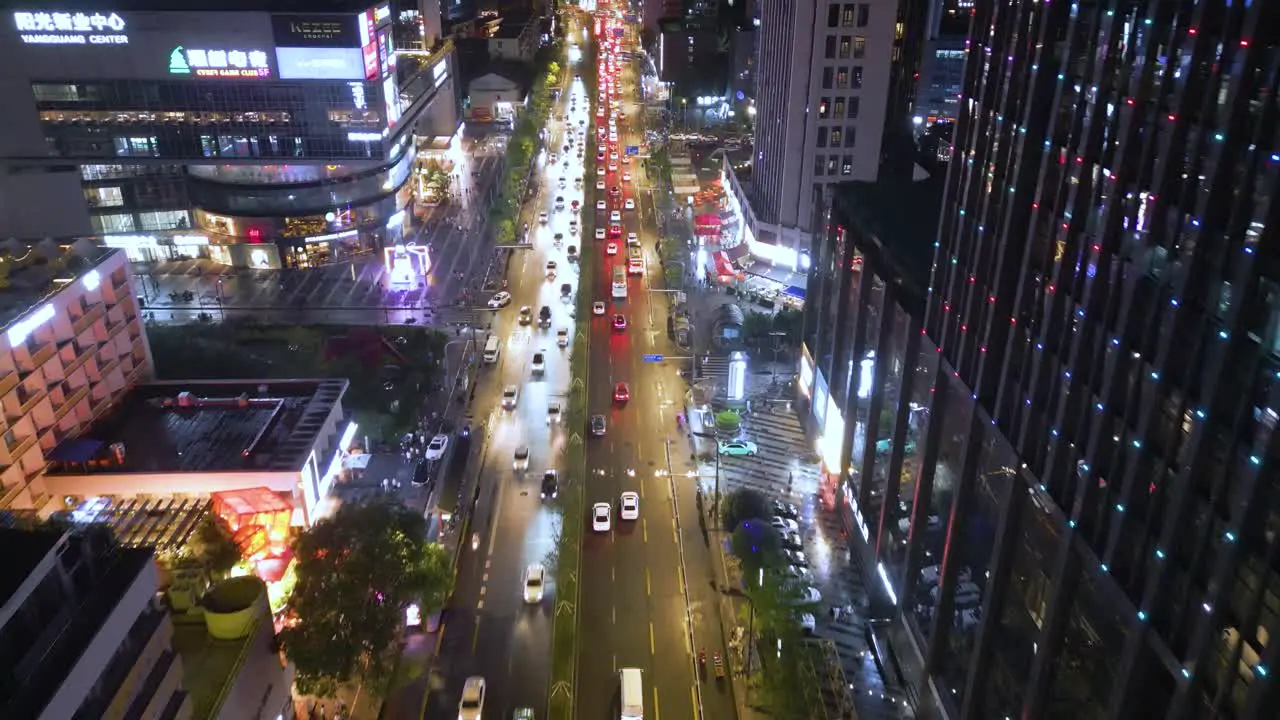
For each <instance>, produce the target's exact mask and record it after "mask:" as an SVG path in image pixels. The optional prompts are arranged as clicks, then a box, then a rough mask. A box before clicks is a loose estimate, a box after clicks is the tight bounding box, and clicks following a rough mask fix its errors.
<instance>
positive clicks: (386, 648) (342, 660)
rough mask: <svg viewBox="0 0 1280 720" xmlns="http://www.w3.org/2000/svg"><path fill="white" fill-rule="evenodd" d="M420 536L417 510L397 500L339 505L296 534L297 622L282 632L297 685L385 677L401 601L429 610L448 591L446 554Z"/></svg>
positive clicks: (317, 688)
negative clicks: (333, 510) (331, 513)
mask: <svg viewBox="0 0 1280 720" xmlns="http://www.w3.org/2000/svg"><path fill="white" fill-rule="evenodd" d="M425 537H426V521H425V520H423V518H422V515H421V514H419V513H416V512H414V511H413V510H411V509H409V508H407V507H405V506H403V505H401V504H400V503H397V502H374V503H367V504H349V505H343V506H342V507H341V508H339V509H338V512H337V513H336V514H335V515H334V516H332V517H330V518H326V519H324V520H321V521H320V522H318V523H316V524H315V525H313V526H312V527H311V528H310V529H308V530H306V531H304V532H303V533H302V534H301V535H299V536H298V539H297V541H296V542H295V543H294V554H295V558H296V560H297V566H296V567H297V578H298V580H297V584H296V585H295V586H294V590H293V594H292V596H291V597H290V606H291V607H292V609H293V613H294V619H295V622H294V623H293V624H292V625H291V626H290V627H287V628H285V630H284V631H283V632H282V633H281V640H282V642H283V644H284V647H285V650H286V652H287V653H288V655H289V657H290V658H291V659H292V660H293V662H294V664H295V666H296V667H297V683H298V688H299V689H300V690H301V691H302V692H304V693H308V694H318V695H331V694H332V693H333V691H334V690H335V689H336V688H337V687H338V685H340V684H343V683H346V682H349V681H352V680H354V679H357V678H363V679H365V680H368V681H370V682H369V687H383V686H384V685H385V684H384V683H383V682H381V680H382V679H385V678H386V677H387V673H388V672H389V671H390V668H391V667H392V664H393V660H394V655H395V652H396V648H397V639H398V637H399V633H400V625H401V622H402V621H403V619H404V612H405V609H406V608H407V607H408V606H409V604H410V603H418V604H419V606H420V607H421V608H422V611H423V614H429V613H433V612H435V611H436V610H438V609H439V608H440V607H441V606H442V605H443V603H444V601H445V598H447V597H448V595H449V592H450V591H451V583H452V577H453V575H452V571H451V570H450V568H449V562H448V558H447V554H445V553H444V550H443V549H442V548H438V547H433V546H431V545H428V544H427V542H426V540H425Z"/></svg>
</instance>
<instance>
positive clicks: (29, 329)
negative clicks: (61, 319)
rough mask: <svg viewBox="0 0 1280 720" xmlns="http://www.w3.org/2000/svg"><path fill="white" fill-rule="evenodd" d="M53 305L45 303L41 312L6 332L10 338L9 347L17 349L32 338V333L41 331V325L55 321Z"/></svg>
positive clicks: (38, 311) (27, 317)
mask: <svg viewBox="0 0 1280 720" xmlns="http://www.w3.org/2000/svg"><path fill="white" fill-rule="evenodd" d="M53 315H54V311H53V305H52V304H50V303H45V304H44V305H42V306H40V309H39V310H36V311H35V312H33V313H31V314H30V315H28V316H26V317H24V318H22V319H21V320H19V321H18V322H16V323H14V324H13V325H11V326H10V327H9V329H8V330H7V331H5V335H6V336H7V337H8V338H9V347H11V348H13V347H17V346H19V345H21V344H22V343H24V342H26V341H27V338H29V337H31V333H33V332H35V331H36V330H39V329H40V326H41V325H44V324H45V323H47V322H49V321H50V320H52V319H53Z"/></svg>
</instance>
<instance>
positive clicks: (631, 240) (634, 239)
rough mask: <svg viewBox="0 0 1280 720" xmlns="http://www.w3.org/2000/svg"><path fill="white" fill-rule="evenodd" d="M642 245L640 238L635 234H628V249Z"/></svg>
mask: <svg viewBox="0 0 1280 720" xmlns="http://www.w3.org/2000/svg"><path fill="white" fill-rule="evenodd" d="M639 244H640V236H639V235H636V234H635V233H627V247H632V246H638V245H639Z"/></svg>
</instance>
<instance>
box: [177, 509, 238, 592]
mask: <svg viewBox="0 0 1280 720" xmlns="http://www.w3.org/2000/svg"><path fill="white" fill-rule="evenodd" d="M190 554H191V556H192V558H194V559H195V560H196V561H197V562H199V563H200V564H201V565H203V566H204V567H205V569H207V570H208V571H209V574H210V575H212V576H214V577H218V578H220V577H224V576H226V575H227V573H229V572H231V569H232V568H234V567H235V566H236V564H237V563H239V562H240V560H241V559H242V558H243V556H244V554H243V553H242V552H241V550H240V546H239V545H236V541H235V537H234V535H233V534H232V532H231V527H230V526H229V525H227V523H226V521H225V520H223V519H222V518H220V517H218V516H217V515H215V514H213V513H205V516H204V517H203V518H201V519H200V524H199V525H197V526H196V531H195V534H194V535H193V537H192V539H191V548H190Z"/></svg>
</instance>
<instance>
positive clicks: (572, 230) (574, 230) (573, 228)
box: [569, 220, 578, 235]
mask: <svg viewBox="0 0 1280 720" xmlns="http://www.w3.org/2000/svg"><path fill="white" fill-rule="evenodd" d="M569 234H570V235H577V234H578V221H577V220H570V221H569Z"/></svg>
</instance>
